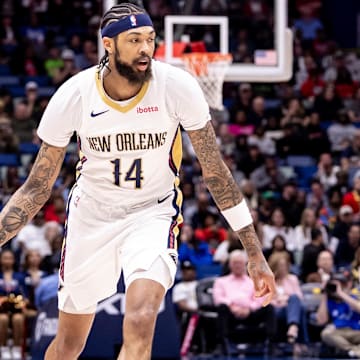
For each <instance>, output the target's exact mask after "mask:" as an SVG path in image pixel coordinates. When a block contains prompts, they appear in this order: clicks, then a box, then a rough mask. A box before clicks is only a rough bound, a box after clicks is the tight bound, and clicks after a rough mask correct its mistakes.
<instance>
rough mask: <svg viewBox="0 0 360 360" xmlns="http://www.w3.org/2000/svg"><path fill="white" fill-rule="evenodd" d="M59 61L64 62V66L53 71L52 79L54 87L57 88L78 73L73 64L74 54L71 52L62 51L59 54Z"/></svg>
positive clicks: (68, 50) (67, 50)
mask: <svg viewBox="0 0 360 360" xmlns="http://www.w3.org/2000/svg"><path fill="white" fill-rule="evenodd" d="M61 59H62V60H63V62H64V66H63V67H62V68H60V69H55V70H54V76H53V78H52V80H53V83H54V85H56V86H57V87H59V86H60V85H61V84H63V83H64V82H65V81H66V80H68V79H70V78H71V77H72V76H74V75H75V74H77V73H78V72H79V69H78V68H77V67H76V64H75V54H74V52H73V51H72V50H70V49H64V50H63V51H62V52H61Z"/></svg>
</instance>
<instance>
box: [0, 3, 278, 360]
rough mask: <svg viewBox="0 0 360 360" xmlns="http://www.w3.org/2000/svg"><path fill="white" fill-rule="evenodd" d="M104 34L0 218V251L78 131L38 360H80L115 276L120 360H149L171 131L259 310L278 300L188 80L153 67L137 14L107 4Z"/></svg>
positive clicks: (164, 252)
mask: <svg viewBox="0 0 360 360" xmlns="http://www.w3.org/2000/svg"><path fill="white" fill-rule="evenodd" d="M101 33H102V41H103V45H104V48H105V55H104V57H103V58H102V59H101V61H100V64H99V66H97V67H92V68H90V69H87V70H84V71H82V72H80V73H79V74H77V75H75V76H74V77H72V78H71V79H69V80H68V81H67V82H65V83H64V84H63V85H62V86H61V87H60V88H59V89H58V90H57V92H56V93H55V94H54V96H53V97H52V99H51V101H50V103H49V105H48V107H47V108H46V111H45V112H44V115H43V118H42V120H41V123H40V125H39V128H38V134H39V136H40V138H41V139H42V140H43V143H42V146H41V148H40V150H39V153H38V155H37V159H36V162H35V164H34V166H33V168H32V171H31V173H30V174H29V177H28V179H27V180H26V182H25V183H24V185H23V186H21V188H20V189H19V190H18V191H17V192H16V193H15V194H14V195H13V196H12V198H11V199H10V200H9V202H8V203H7V205H6V207H5V208H4V209H3V211H2V213H1V215H0V221H1V227H0V244H4V243H5V242H6V241H8V240H9V239H11V238H12V237H14V236H15V235H16V234H17V232H18V231H19V230H20V229H21V228H22V227H23V226H24V225H25V224H26V223H27V222H28V221H29V220H30V219H31V218H32V217H33V216H34V215H35V214H36V213H37V212H38V211H39V210H40V209H41V208H42V206H43V205H44V203H45V202H46V200H47V199H48V197H49V196H50V193H51V189H52V186H53V184H54V182H55V180H56V178H57V176H58V174H59V171H60V168H61V165H62V162H63V159H64V155H65V153H66V146H67V144H68V143H69V140H70V138H71V136H72V134H73V133H74V132H76V134H77V136H78V139H79V147H80V162H79V164H80V165H79V166H78V169H77V170H78V177H77V181H76V184H75V186H74V188H73V189H72V191H71V193H70V195H69V199H68V207H67V212H68V218H67V225H66V231H65V238H64V244H63V251H62V258H61V264H60V271H59V276H60V280H59V281H60V286H59V292H58V304H59V327H58V332H57V335H56V337H55V339H54V340H53V342H52V343H51V344H50V346H49V348H48V350H47V352H46V356H45V359H47V360H50V359H51V360H55V359H57V360H60V359H61V360H63V359H66V360H72V359H77V358H78V356H79V355H80V353H81V352H82V350H83V348H84V345H85V343H86V339H87V337H88V334H89V331H90V328H91V326H92V323H93V320H94V313H95V310H96V305H97V303H98V302H99V301H100V300H102V299H104V298H106V297H108V296H110V295H112V294H114V293H115V292H116V285H117V282H118V279H119V276H120V273H121V271H123V275H124V279H125V285H126V312H125V317H124V323H123V346H122V349H121V352H120V354H119V357H118V359H121V360H145V359H147V360H148V359H150V357H151V346H152V340H153V334H154V327H155V321H156V316H157V312H158V309H159V306H160V303H161V301H162V300H163V298H164V295H165V293H166V291H167V290H168V289H169V287H171V286H172V284H173V280H174V276H175V272H176V261H177V251H176V236H177V234H178V232H179V229H178V226H179V223H180V222H181V215H180V206H181V193H180V192H179V189H178V185H179V166H180V162H181V133H180V125H182V126H183V128H184V129H185V130H186V131H188V133H189V136H190V139H191V142H192V144H193V146H194V149H195V151H196V154H197V156H198V158H199V161H200V163H201V166H202V171H203V176H204V179H205V181H206V183H207V186H208V188H209V190H210V192H211V194H212V196H213V198H214V200H215V202H216V204H217V205H218V207H219V209H220V211H221V212H222V214H223V215H224V217H225V218H226V219H227V221H228V222H229V225H230V226H231V227H232V228H233V229H234V230H235V231H237V234H238V235H239V238H240V240H241V241H242V243H243V245H244V247H245V249H246V250H247V252H248V255H249V264H248V270H249V273H250V276H251V277H252V279H253V281H254V283H255V286H256V290H257V295H258V296H265V298H264V305H267V304H268V303H269V302H270V301H271V298H272V296H273V295H274V292H275V285H274V277H273V274H272V272H271V270H270V269H269V267H268V265H267V263H266V261H265V259H264V257H263V255H262V251H261V246H260V244H259V241H258V239H257V236H256V233H255V231H254V227H253V225H252V218H251V215H250V212H249V210H248V208H247V205H246V203H245V201H244V200H243V196H242V193H241V192H240V190H239V188H238V186H237V185H236V183H235V181H234V179H233V178H232V176H231V174H230V171H229V170H228V168H226V166H225V165H224V162H223V160H222V159H221V156H220V153H219V150H218V147H217V145H216V139H215V134H214V130H213V128H212V126H211V122H210V121H209V120H210V117H209V108H208V105H207V104H206V102H205V99H204V96H203V93H202V91H201V90H200V87H199V86H198V84H197V81H196V80H195V79H194V78H193V77H192V76H191V75H189V74H188V73H187V72H185V71H183V70H180V69H178V68H176V67H173V66H170V65H168V64H163V63H159V62H157V61H154V60H152V56H153V53H154V39H155V32H154V28H153V25H152V22H151V19H150V17H149V16H148V15H147V13H146V12H145V10H144V9H142V8H141V7H138V6H135V5H133V4H130V3H123V4H121V5H116V6H114V7H113V8H111V9H110V10H109V11H108V12H107V13H105V15H104V17H103V19H102V23H101Z"/></svg>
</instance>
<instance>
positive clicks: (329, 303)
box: [316, 273, 360, 359]
mask: <svg viewBox="0 0 360 360" xmlns="http://www.w3.org/2000/svg"><path fill="white" fill-rule="evenodd" d="M328 284H329V285H328V286H326V287H325V291H324V292H323V294H322V298H321V303H320V306H319V308H318V310H317V313H316V319H317V323H318V324H319V325H326V324H327V325H326V327H325V328H324V329H323V330H322V332H321V339H322V341H323V342H324V343H325V344H326V345H328V346H330V347H331V348H334V349H335V351H336V352H337V353H338V354H339V355H342V356H344V355H348V356H350V357H353V358H357V359H358V358H359V357H360V348H359V344H360V305H359V304H360V303H359V299H358V298H357V297H355V296H354V295H352V294H351V289H352V281H351V276H350V274H349V273H340V274H337V275H336V276H333V278H332V279H331V281H330V282H329V283H328Z"/></svg>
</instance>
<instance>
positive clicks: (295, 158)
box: [286, 155, 315, 167]
mask: <svg viewBox="0 0 360 360" xmlns="http://www.w3.org/2000/svg"><path fill="white" fill-rule="evenodd" d="M286 163H287V165H289V166H294V167H295V166H312V165H315V159H314V158H313V157H312V156H309V155H289V156H288V157H287V158H286Z"/></svg>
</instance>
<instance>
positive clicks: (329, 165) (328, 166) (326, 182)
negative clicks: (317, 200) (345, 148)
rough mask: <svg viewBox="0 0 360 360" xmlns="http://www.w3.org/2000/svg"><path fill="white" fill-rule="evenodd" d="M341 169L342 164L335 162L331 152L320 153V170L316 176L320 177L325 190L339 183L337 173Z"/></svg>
mask: <svg viewBox="0 0 360 360" xmlns="http://www.w3.org/2000/svg"><path fill="white" fill-rule="evenodd" d="M339 171H340V166H338V165H334V164H333V158H332V156H331V154H330V153H324V154H321V155H320V160H319V162H318V170H317V172H316V173H315V177H316V178H317V179H319V181H320V182H321V184H322V185H323V188H324V190H325V191H327V190H329V188H330V187H332V186H334V185H336V184H337V180H338V179H337V177H336V174H337V173H338V172H339Z"/></svg>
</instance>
